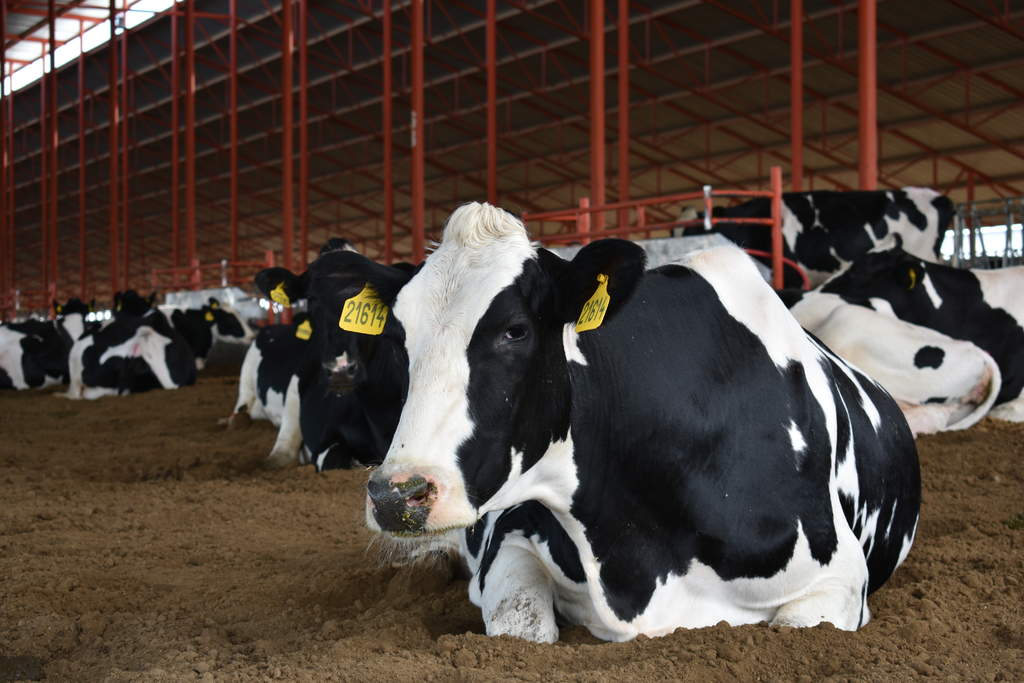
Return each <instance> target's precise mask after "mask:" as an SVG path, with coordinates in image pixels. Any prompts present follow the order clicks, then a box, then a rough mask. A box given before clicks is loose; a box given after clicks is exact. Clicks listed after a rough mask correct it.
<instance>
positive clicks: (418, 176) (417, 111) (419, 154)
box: [409, 0, 426, 263]
mask: <svg viewBox="0 0 1024 683" xmlns="http://www.w3.org/2000/svg"><path fill="white" fill-rule="evenodd" d="M409 10H410V11H411V12H412V52H411V63H412V141H411V145H410V146H411V148H412V198H411V201H412V260H413V262H414V263H419V262H420V261H422V260H423V252H424V234H423V219H424V216H423V212H424V211H423V206H424V192H423V179H424V148H425V147H426V140H424V139H423V131H424V126H423V118H424V111H423V0H412V2H411V3H410V5H409Z"/></svg>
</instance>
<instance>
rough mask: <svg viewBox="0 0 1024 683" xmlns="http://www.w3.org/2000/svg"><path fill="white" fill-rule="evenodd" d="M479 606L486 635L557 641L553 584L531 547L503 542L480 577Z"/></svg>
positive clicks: (537, 640) (540, 641) (536, 640)
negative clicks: (485, 571)
mask: <svg viewBox="0 0 1024 683" xmlns="http://www.w3.org/2000/svg"><path fill="white" fill-rule="evenodd" d="M477 578H478V580H480V581H481V583H482V584H483V587H484V588H483V590H482V591H481V593H480V600H479V603H478V604H479V605H480V608H481V610H482V612H483V618H484V626H485V627H486V629H487V635H489V636H500V635H506V636H515V637H516V638H522V639H524V640H531V641H533V642H537V643H553V642H555V641H557V640H558V625H557V624H556V623H555V609H554V604H553V601H554V593H553V587H554V582H553V581H552V580H551V576H550V575H549V574H548V572H547V570H546V569H545V568H544V565H543V564H542V563H541V561H540V558H538V557H537V555H536V554H535V553H534V552H533V551H532V549H531V548H523V547H520V546H518V545H514V544H512V543H510V542H508V541H507V540H506V542H505V543H504V544H503V545H502V547H501V549H500V550H499V551H498V554H497V555H496V556H495V558H494V562H492V563H491V565H490V567H489V568H488V570H487V574H486V575H485V576H483V577H477Z"/></svg>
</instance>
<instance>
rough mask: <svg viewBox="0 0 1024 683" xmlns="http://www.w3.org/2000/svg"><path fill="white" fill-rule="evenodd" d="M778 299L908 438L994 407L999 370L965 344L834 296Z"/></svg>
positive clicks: (793, 293) (790, 293)
mask: <svg viewBox="0 0 1024 683" xmlns="http://www.w3.org/2000/svg"><path fill="white" fill-rule="evenodd" d="M780 296H782V299H783V301H785V302H786V304H787V305H788V306H789V307H790V313H792V314H793V316H794V317H795V318H796V319H797V321H798V322H799V323H800V324H801V325H802V326H803V328H804V329H805V330H807V331H809V332H811V333H813V334H814V335H815V336H816V337H818V339H820V340H821V341H823V342H824V343H825V344H826V345H827V346H828V347H829V348H830V349H831V350H832V351H834V352H835V353H837V354H838V355H839V356H841V357H842V358H843V360H845V361H847V362H849V363H852V364H853V365H855V366H856V367H857V368H858V369H860V370H862V371H864V372H865V373H866V374H867V375H868V376H869V377H871V378H872V379H874V380H876V381H878V382H879V383H881V385H882V386H883V387H885V390H886V391H888V392H889V393H890V394H891V395H892V396H893V398H895V399H896V402H897V403H898V404H899V406H900V408H901V409H902V410H903V414H904V416H905V417H906V418H907V423H908V424H909V425H910V428H911V430H912V431H913V432H914V434H931V433H933V432H939V431H950V430H956V429H966V428H967V427H970V426H971V425H973V424H975V423H976V422H978V421H979V420H980V419H982V418H983V417H985V415H987V414H988V412H989V410H991V409H992V406H993V405H994V404H995V401H996V397H997V396H998V395H999V390H1000V388H1001V386H1002V375H1001V374H1000V372H999V365H998V364H996V362H995V360H994V359H993V358H992V356H990V355H989V354H988V353H986V352H985V351H983V350H981V349H980V348H978V347H977V346H976V345H974V344H972V343H971V342H968V341H962V340H959V339H953V338H952V337H949V336H947V335H945V334H942V333H941V332H937V331H935V330H932V329H930V328H927V327H922V326H920V325H914V324H911V323H908V322H904V321H902V320H899V319H897V318H894V317H892V316H891V315H887V314H884V313H879V312H878V311H874V310H872V309H870V308H866V307H864V306H857V305H854V304H849V303H846V302H844V301H843V299H842V298H841V297H839V296H838V295H836V294H825V293H822V292H817V291H814V292H801V291H798V290H787V291H785V292H780Z"/></svg>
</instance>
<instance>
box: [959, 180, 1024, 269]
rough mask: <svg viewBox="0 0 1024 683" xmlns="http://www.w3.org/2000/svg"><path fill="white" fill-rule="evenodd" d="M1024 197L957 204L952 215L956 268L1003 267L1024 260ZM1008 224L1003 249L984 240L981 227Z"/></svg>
mask: <svg viewBox="0 0 1024 683" xmlns="http://www.w3.org/2000/svg"><path fill="white" fill-rule="evenodd" d="M1021 221H1024V197H1007V198H1004V199H988V200H984V201H977V202H965V203H963V204H958V205H957V208H956V216H955V218H954V219H953V225H954V227H953V229H952V232H953V255H952V258H951V259H950V264H951V265H953V266H955V267H957V268H1000V267H1002V266H1015V265H1021V264H1022V263H1024V228H1022V225H1021ZM991 226H1005V227H1004V230H1005V232H1004V234H1003V237H1004V239H1005V243H1004V245H1003V248H1002V249H999V248H997V247H995V245H992V244H991V239H990V243H989V244H986V243H985V235H984V233H983V231H982V228H985V227H991Z"/></svg>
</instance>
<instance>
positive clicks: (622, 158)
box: [617, 0, 629, 227]
mask: <svg viewBox="0 0 1024 683" xmlns="http://www.w3.org/2000/svg"><path fill="white" fill-rule="evenodd" d="M618 19H619V26H618V36H617V37H618V39H619V54H618V57H619V80H618V86H619V201H620V202H624V201H627V200H628V199H629V0H619V16H618ZM628 222H629V210H628V209H622V210H621V211H619V227H624V226H625V225H626V224H627V223H628Z"/></svg>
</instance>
